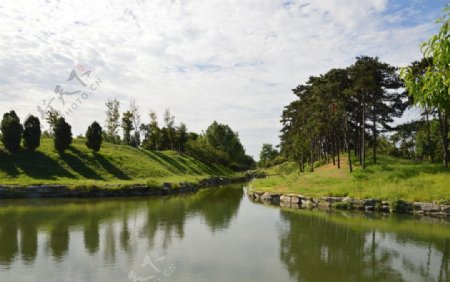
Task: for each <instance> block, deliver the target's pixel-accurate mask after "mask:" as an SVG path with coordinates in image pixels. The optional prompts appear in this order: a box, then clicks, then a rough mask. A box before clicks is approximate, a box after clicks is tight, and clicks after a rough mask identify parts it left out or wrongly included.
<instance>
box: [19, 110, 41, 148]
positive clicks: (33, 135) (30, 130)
mask: <svg viewBox="0 0 450 282" xmlns="http://www.w3.org/2000/svg"><path fill="white" fill-rule="evenodd" d="M40 144H41V123H40V121H39V118H37V117H35V116H33V115H30V116H28V118H27V119H26V120H25V123H24V131H23V145H24V147H25V149H27V150H28V151H34V150H35V149H36V148H38V147H39V145H40Z"/></svg>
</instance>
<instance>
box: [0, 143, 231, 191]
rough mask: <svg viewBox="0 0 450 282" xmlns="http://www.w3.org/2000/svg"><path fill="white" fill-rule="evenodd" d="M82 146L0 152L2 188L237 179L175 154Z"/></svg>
mask: <svg viewBox="0 0 450 282" xmlns="http://www.w3.org/2000/svg"><path fill="white" fill-rule="evenodd" d="M84 143H85V140H83V139H75V140H74V142H73V144H72V146H71V147H70V148H69V149H68V150H67V151H66V153H65V154H64V155H62V156H59V155H58V153H57V152H56V151H54V149H53V140H51V139H42V141H41V146H40V147H39V148H38V150H37V151H36V152H25V151H21V152H19V153H17V154H14V155H11V154H9V153H7V152H6V151H5V150H4V148H2V147H0V184H20V185H30V184H64V185H69V186H104V185H106V184H108V185H109V184H119V185H121V184H123V185H128V184H148V183H152V184H154V183H157V182H158V183H162V182H169V183H177V182H180V181H189V182H196V181H198V180H200V179H203V178H207V177H209V176H212V175H214V176H231V175H233V174H234V173H233V172H232V171H231V170H230V169H228V168H225V167H223V166H220V165H211V164H206V163H203V162H201V161H199V160H196V159H194V158H191V157H189V156H186V155H183V154H178V153H177V152H173V151H163V152H154V151H145V150H140V149H136V148H132V147H129V146H124V145H114V144H109V143H103V144H102V149H101V150H100V152H99V153H98V154H95V155H94V154H92V152H91V151H90V150H89V149H87V148H86V146H85V144H84Z"/></svg>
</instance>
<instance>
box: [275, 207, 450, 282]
mask: <svg viewBox="0 0 450 282" xmlns="http://www.w3.org/2000/svg"><path fill="white" fill-rule="evenodd" d="M314 213H316V214H315V215H314ZM317 213H318V212H302V211H288V210H281V218H282V220H283V225H282V227H280V230H279V232H280V259H281V261H282V262H283V264H284V265H285V266H286V268H287V269H288V271H289V273H290V275H291V276H292V277H293V278H295V279H296V280H298V281H408V277H421V279H423V281H426V280H427V279H428V280H433V277H434V276H433V275H435V274H436V273H431V272H432V271H430V270H429V267H430V266H429V265H428V269H427V263H426V261H427V260H426V257H425V260H424V261H423V262H422V260H421V259H418V258H417V257H416V258H414V257H406V256H404V255H400V253H403V252H402V250H408V249H409V252H414V251H417V250H416V248H417V247H416V244H414V243H411V242H414V241H418V240H420V238H417V237H416V236H413V235H406V234H402V235H401V236H400V237H404V236H407V237H408V238H407V241H404V242H403V243H402V239H399V240H398V235H397V234H396V233H392V234H390V233H384V232H380V231H377V230H376V228H374V229H372V230H370V229H369V230H367V229H360V228H358V227H357V226H356V225H355V226H354V227H352V226H351V224H349V225H348V226H347V225H342V224H339V221H336V222H334V221H333V220H332V219H333V217H337V216H338V215H328V216H324V215H325V214H323V213H322V214H321V216H317ZM347 220H348V221H349V222H351V218H349V219H347ZM355 227H356V228H355ZM427 240H432V242H433V243H434V244H433V245H434V246H435V247H436V248H437V249H438V250H441V251H442V254H443V256H442V265H443V267H441V269H443V270H442V275H441V274H439V278H438V281H446V279H448V246H447V245H448V239H444V241H445V245H444V246H442V248H440V246H439V244H440V242H442V239H434V240H433V239H427ZM428 242H429V241H428ZM428 248H431V245H429V246H428ZM428 248H423V254H424V255H425V256H426V254H427V253H429V251H428ZM437 249H434V251H435V252H436V250H437ZM420 254H422V253H420ZM428 261H429V260H428ZM408 275H409V276H408ZM430 278H431V279H430ZM436 278H437V277H436Z"/></svg>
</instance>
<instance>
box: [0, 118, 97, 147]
mask: <svg viewBox="0 0 450 282" xmlns="http://www.w3.org/2000/svg"><path fill="white" fill-rule="evenodd" d="M47 120H48V121H49V122H50V128H51V133H48V134H50V135H51V136H52V137H53V140H54V148H55V150H56V151H57V152H58V153H60V154H61V153H63V152H64V151H65V150H66V149H68V148H69V146H70V144H72V140H73V138H72V127H71V126H70V125H69V124H68V123H67V122H66V120H65V119H64V118H63V117H60V116H59V115H58V113H57V112H54V111H51V112H49V113H48V117H47ZM0 131H1V138H0V139H1V141H2V143H3V146H4V147H5V148H6V150H8V151H9V152H10V153H17V152H18V151H19V150H20V148H21V144H22V140H23V147H24V149H25V150H26V151H34V150H36V149H37V148H38V147H39V146H40V144H41V133H42V132H41V122H40V120H39V118H37V117H35V116H33V115H29V116H28V117H27V118H26V119H25V122H24V124H23V125H22V124H21V123H20V119H19V117H18V116H17V114H16V112H15V111H14V110H12V111H10V112H7V113H5V114H4V115H3V119H2V121H1V125H0ZM101 143H102V128H101V126H100V125H99V124H98V123H97V122H93V123H92V124H91V125H90V126H89V128H88V130H87V132H86V146H87V147H88V148H90V149H91V150H92V151H93V152H98V151H99V150H100V147H101Z"/></svg>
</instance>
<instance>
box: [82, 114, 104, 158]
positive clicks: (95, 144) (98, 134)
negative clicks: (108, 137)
mask: <svg viewBox="0 0 450 282" xmlns="http://www.w3.org/2000/svg"><path fill="white" fill-rule="evenodd" d="M86 139H87V140H86V147H88V148H89V149H91V150H92V152H94V153H96V152H98V151H99V150H100V147H101V145H102V127H101V126H100V124H98V123H97V122H96V121H94V122H93V123H92V124H91V125H90V126H89V127H88V129H87V131H86Z"/></svg>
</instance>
